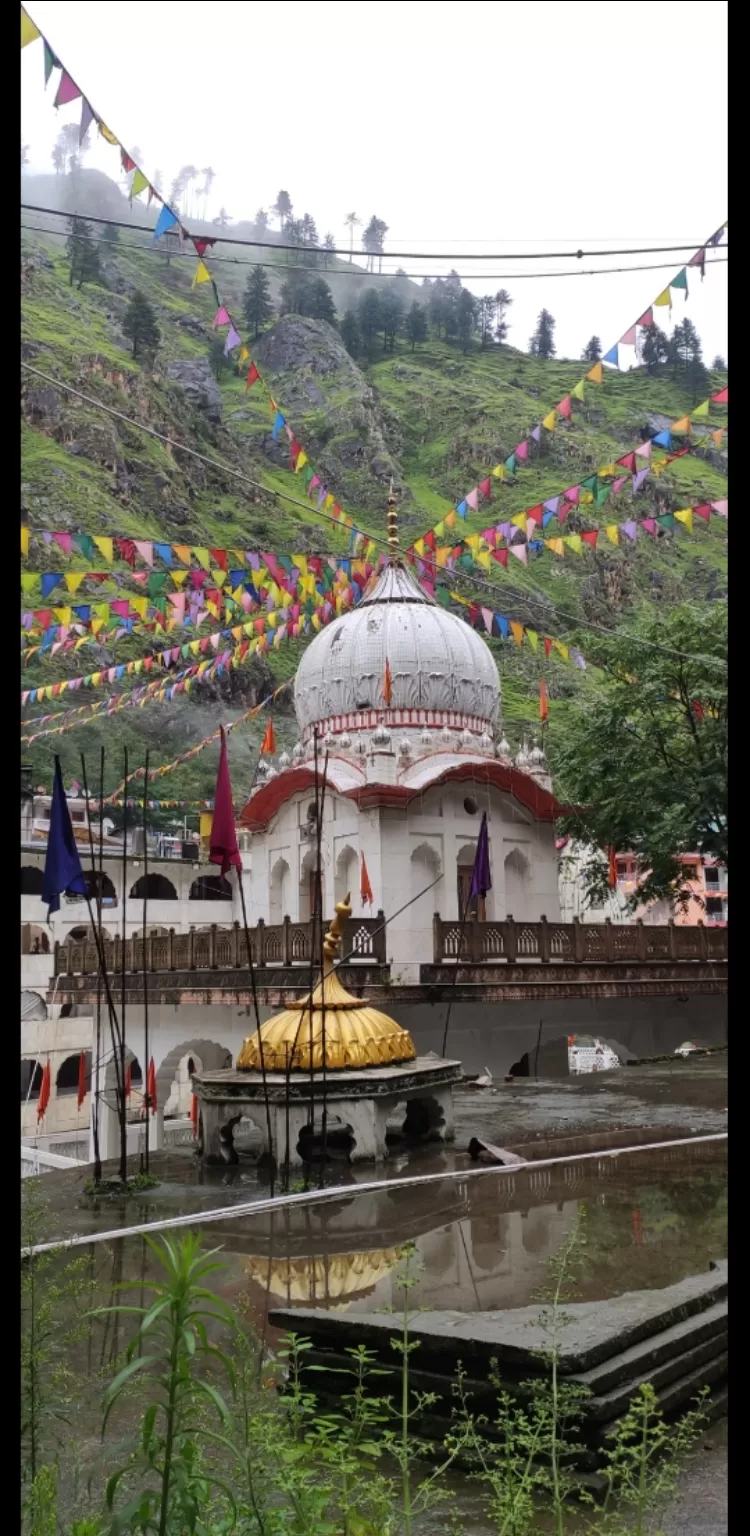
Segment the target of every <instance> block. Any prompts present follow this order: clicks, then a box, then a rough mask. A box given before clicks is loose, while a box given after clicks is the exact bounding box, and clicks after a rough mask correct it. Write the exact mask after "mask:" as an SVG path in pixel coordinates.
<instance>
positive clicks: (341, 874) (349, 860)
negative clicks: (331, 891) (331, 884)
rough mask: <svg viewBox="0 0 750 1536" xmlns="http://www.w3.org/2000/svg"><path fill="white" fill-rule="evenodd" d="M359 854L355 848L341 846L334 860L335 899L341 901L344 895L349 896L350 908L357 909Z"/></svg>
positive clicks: (358, 901) (358, 900) (358, 903)
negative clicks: (350, 899) (350, 900)
mask: <svg viewBox="0 0 750 1536" xmlns="http://www.w3.org/2000/svg"><path fill="white" fill-rule="evenodd" d="M359 888H360V880H359V854H358V853H357V851H356V849H355V848H350V847H348V846H347V847H346V848H342V849H341V852H340V854H339V856H338V858H337V860H336V892H335V899H336V901H343V900H344V897H345V896H351V898H352V909H353V910H355V909H358V908H359V906H360V899H359Z"/></svg>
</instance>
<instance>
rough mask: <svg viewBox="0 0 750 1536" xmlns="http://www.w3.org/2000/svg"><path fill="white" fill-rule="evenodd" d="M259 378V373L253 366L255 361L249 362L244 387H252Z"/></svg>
mask: <svg viewBox="0 0 750 1536" xmlns="http://www.w3.org/2000/svg"><path fill="white" fill-rule="evenodd" d="M259 378H260V374H259V372H258V370H257V368H256V366H255V363H251V364H250V368H249V370H248V375H247V378H246V380H245V389H252V387H253V384H255V383H256V382H257V380H258V379H259Z"/></svg>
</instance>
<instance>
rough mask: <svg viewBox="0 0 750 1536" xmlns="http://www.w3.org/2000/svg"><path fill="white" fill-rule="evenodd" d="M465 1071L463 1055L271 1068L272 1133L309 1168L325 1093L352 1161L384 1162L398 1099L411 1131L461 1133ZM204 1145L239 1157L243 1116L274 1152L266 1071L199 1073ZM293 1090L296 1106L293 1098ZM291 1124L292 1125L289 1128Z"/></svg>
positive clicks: (438, 1137) (294, 1161)
mask: <svg viewBox="0 0 750 1536" xmlns="http://www.w3.org/2000/svg"><path fill="white" fill-rule="evenodd" d="M460 1078H461V1063H460V1061H447V1060H443V1059H436V1058H435V1057H430V1056H422V1057H417V1059H416V1060H414V1061H409V1062H407V1063H405V1064H404V1065H403V1066H398V1065H394V1066H383V1067H367V1068H360V1069H346V1070H341V1071H335V1072H334V1071H327V1072H326V1073H325V1074H324V1073H323V1072H321V1071H314V1072H312V1073H309V1072H300V1071H295V1072H293V1073H291V1074H290V1076H289V1080H288V1083H287V1077H286V1074H285V1073H283V1072H267V1073H266V1083H267V1086H268V1098H269V1104H270V1110H271V1135H272V1138H273V1151H274V1156H275V1158H276V1161H277V1162H282V1161H285V1160H286V1151H287V1135H288V1139H289V1164H290V1166H291V1167H301V1166H302V1164H303V1162H304V1160H305V1159H304V1157H303V1155H302V1152H301V1151H300V1141H301V1138H303V1137H304V1133H305V1130H306V1127H307V1126H308V1125H309V1123H310V1120H311V1111H314V1123H315V1128H316V1131H317V1132H318V1133H319V1131H320V1124H321V1112H322V1107H323V1099H324V1095H325V1103H326V1109H327V1125H328V1134H329V1136H333V1135H334V1133H335V1135H336V1138H337V1140H341V1139H345V1138H347V1137H348V1139H349V1142H350V1151H349V1157H350V1161H351V1162H355V1163H356V1162H379V1161H381V1160H382V1159H383V1158H385V1157H386V1156H387V1155H388V1152H387V1146H386V1126H387V1123H388V1121H389V1120H390V1119H392V1118H393V1116H394V1114H395V1112H396V1109H397V1106H398V1105H400V1104H403V1105H404V1106H405V1115H404V1134H405V1135H406V1136H407V1137H409V1138H412V1139H414V1140H420V1141H452V1140H453V1134H454V1131H453V1084H454V1083H456V1082H458V1081H459V1080H460ZM192 1082H193V1092H194V1093H195V1094H196V1096H197V1098H198V1106H199V1129H198V1150H199V1152H200V1154H201V1156H202V1157H203V1158H204V1160H205V1161H206V1162H210V1163H236V1162H237V1161H238V1157H237V1153H236V1152H235V1150H234V1146H233V1135H234V1128H235V1126H237V1125H238V1124H239V1122H240V1120H242V1119H246V1120H250V1121H251V1122H252V1124H253V1125H254V1126H256V1127H257V1129H258V1130H259V1131H260V1134H261V1137H262V1139H263V1152H264V1153H268V1151H269V1147H268V1125H267V1120H266V1109H265V1102H264V1096H263V1079H262V1077H261V1074H260V1072H254V1071H240V1070H238V1069H237V1068H226V1069H224V1070H223V1071H220V1072H200V1073H196V1074H195V1076H194V1077H193V1079H192ZM287 1090H288V1100H289V1102H288V1105H287ZM287 1127H288V1131H287Z"/></svg>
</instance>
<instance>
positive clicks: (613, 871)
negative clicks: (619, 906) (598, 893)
mask: <svg viewBox="0 0 750 1536" xmlns="http://www.w3.org/2000/svg"><path fill="white" fill-rule="evenodd" d="M616 885H617V851H616V849H615V845H614V843H610V845H609V887H610V890H612V891H613V890H614V889H615V886H616Z"/></svg>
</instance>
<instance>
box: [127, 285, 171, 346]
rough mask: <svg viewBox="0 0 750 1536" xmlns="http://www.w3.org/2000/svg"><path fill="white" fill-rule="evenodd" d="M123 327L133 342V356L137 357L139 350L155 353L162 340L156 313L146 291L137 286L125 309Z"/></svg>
mask: <svg viewBox="0 0 750 1536" xmlns="http://www.w3.org/2000/svg"><path fill="white" fill-rule="evenodd" d="M122 329H123V333H124V335H126V336H127V337H128V340H129V341H132V343H133V357H137V356H138V354H139V352H145V353H154V352H155V351H156V349H157V347H158V345H159V342H160V341H161V331H160V330H159V327H158V325H157V323H156V314H155V312H154V310H153V308H152V306H151V305H150V304H149V302H148V299H147V298H146V295H145V293H141V291H140V289H139V288H136V291H135V293H134V294H133V297H132V298H131V300H130V303H129V304H128V307H127V309H126V311H125V315H124V317H123V322H122Z"/></svg>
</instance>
